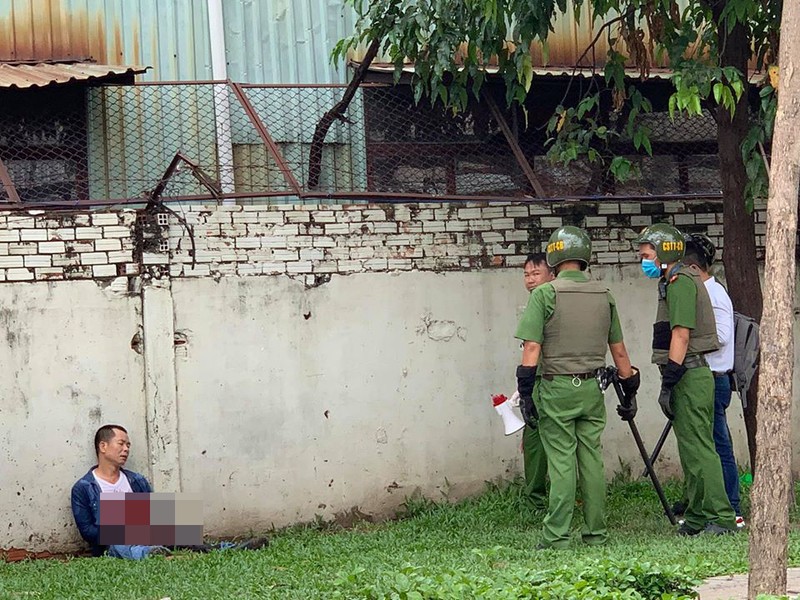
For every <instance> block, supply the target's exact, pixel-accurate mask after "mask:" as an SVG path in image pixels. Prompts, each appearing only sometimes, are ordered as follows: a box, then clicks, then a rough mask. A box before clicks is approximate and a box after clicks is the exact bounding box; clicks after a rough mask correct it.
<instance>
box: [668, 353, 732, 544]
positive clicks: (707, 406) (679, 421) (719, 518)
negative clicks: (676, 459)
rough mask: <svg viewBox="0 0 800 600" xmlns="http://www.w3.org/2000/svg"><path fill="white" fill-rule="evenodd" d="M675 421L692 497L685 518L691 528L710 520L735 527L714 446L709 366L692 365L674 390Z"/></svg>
mask: <svg viewBox="0 0 800 600" xmlns="http://www.w3.org/2000/svg"><path fill="white" fill-rule="evenodd" d="M672 412H673V413H674V414H675V418H674V419H673V420H672V425H673V427H674V428H675V437H676V438H677V440H678V454H679V455H680V459H681V467H683V476H684V484H685V487H686V495H687V498H688V500H689V502H688V505H687V507H686V513H685V515H684V519H685V520H686V524H687V525H688V526H689V527H691V528H692V529H698V530H699V529H703V528H704V527H705V526H706V524H707V523H715V524H716V525H719V526H720V527H725V528H728V529H736V515H735V514H734V512H733V508H731V503H730V502H729V501H728V495H727V494H726V493H725V483H724V480H723V479H722V466H721V464H720V462H719V455H718V454H717V450H716V448H715V446H714V377H713V375H712V374H711V370H710V369H709V368H708V367H697V368H694V369H689V370H688V371H686V373H684V375H683V377H681V380H680V381H679V382H678V383H677V385H676V386H675V388H674V389H673V390H672Z"/></svg>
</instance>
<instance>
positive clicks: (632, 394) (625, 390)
mask: <svg viewBox="0 0 800 600" xmlns="http://www.w3.org/2000/svg"><path fill="white" fill-rule="evenodd" d="M632 369H633V375H631V376H630V377H627V378H626V379H622V378H619V387H620V390H621V391H622V398H620V404H618V405H617V414H618V415H619V416H620V418H621V419H622V420H623V421H632V420H633V418H634V417H635V416H636V411H637V410H638V408H639V407H638V406H637V405H636V392H637V391H638V390H639V384H640V383H641V377H640V376H639V370H638V369H637V368H636V367H632Z"/></svg>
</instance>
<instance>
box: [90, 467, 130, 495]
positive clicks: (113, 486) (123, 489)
mask: <svg viewBox="0 0 800 600" xmlns="http://www.w3.org/2000/svg"><path fill="white" fill-rule="evenodd" d="M92 475H94V480H95V481H96V482H97V485H99V486H100V491H101V492H102V493H103V494H132V493H133V489H131V484H130V482H129V481H128V478H127V477H126V476H125V473H123V472H122V471H120V472H119V479H117V483H109V482H107V481H106V480H105V479H103V478H102V477H98V476H97V473H95V472H94V471H92Z"/></svg>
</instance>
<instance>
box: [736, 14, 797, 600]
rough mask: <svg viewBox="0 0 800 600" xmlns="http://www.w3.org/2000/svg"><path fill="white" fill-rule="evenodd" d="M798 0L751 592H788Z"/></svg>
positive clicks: (771, 283)
mask: <svg viewBox="0 0 800 600" xmlns="http://www.w3.org/2000/svg"><path fill="white" fill-rule="evenodd" d="M798 55H800V0H784V4H783V20H782V22H781V48H780V55H779V64H780V69H781V70H780V87H779V89H778V112H777V115H776V117H775V135H774V138H773V141H772V166H771V168H770V177H769V180H770V185H769V202H768V203H767V256H766V264H765V269H764V272H765V276H764V291H765V297H766V298H767V301H766V304H765V306H764V319H763V320H762V322H761V381H760V382H759V388H758V395H759V397H760V398H761V400H762V402H761V406H760V407H759V418H758V430H757V432H756V442H757V455H756V461H757V464H758V470H757V471H756V473H755V481H754V483H753V491H752V496H751V498H752V512H751V516H750V581H749V587H748V598H750V599H751V600H754V599H755V598H756V597H757V596H758V594H774V595H776V596H782V595H784V594H785V593H786V563H787V544H788V537H789V498H790V494H791V489H792V469H791V460H792V445H791V435H790V434H791V411H792V376H791V373H792V371H793V368H794V338H793V326H794V290H795V268H796V261H795V245H796V240H797V190H798V185H800V73H797V72H795V71H794V69H795V68H798V67H800V64H798V65H795V62H798Z"/></svg>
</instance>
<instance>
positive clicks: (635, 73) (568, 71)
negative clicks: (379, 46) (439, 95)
mask: <svg viewBox="0 0 800 600" xmlns="http://www.w3.org/2000/svg"><path fill="white" fill-rule="evenodd" d="M355 64H357V63H355ZM369 70H370V71H372V72H374V73H394V65H393V64H391V63H383V62H373V63H372V64H371V65H370V66H369ZM498 70H499V69H498V68H497V67H496V66H488V67H486V73H488V74H489V75H495V74H497V72H498ZM403 72H404V73H413V72H414V65H413V63H407V64H405V65H404V66H403ZM533 73H534V74H535V75H545V76H546V75H550V76H554V77H558V76H571V75H577V76H580V77H589V76H592V75H601V76H602V75H603V70H602V68H601V67H598V68H591V67H567V66H553V67H534V68H533ZM625 75H626V76H628V77H639V75H640V72H639V69H625ZM671 76H672V71H671V70H670V69H663V68H658V69H650V74H649V77H650V78H652V79H669V78H670V77H671Z"/></svg>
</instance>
